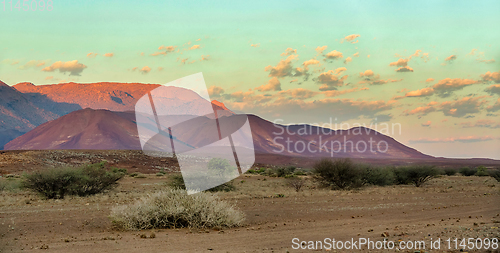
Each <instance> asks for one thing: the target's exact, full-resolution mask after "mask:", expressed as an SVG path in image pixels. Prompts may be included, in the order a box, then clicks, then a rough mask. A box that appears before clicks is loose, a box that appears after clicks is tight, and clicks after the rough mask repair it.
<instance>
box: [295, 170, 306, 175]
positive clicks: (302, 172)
mask: <svg viewBox="0 0 500 253" xmlns="http://www.w3.org/2000/svg"><path fill="white" fill-rule="evenodd" d="M293 174H294V175H295V176H305V175H307V174H306V173H305V172H304V171H302V170H296V171H295V172H294V173H293Z"/></svg>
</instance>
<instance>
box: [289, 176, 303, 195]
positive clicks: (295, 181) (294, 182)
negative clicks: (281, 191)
mask: <svg viewBox="0 0 500 253" xmlns="http://www.w3.org/2000/svg"><path fill="white" fill-rule="evenodd" d="M305 182H306V181H305V180H303V179H302V178H299V177H292V178H289V179H288V180H287V183H288V186H290V187H292V188H293V189H294V190H295V191H296V192H299V191H300V189H302V187H303V186H304V184H305Z"/></svg>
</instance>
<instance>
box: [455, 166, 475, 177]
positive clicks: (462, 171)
mask: <svg viewBox="0 0 500 253" xmlns="http://www.w3.org/2000/svg"><path fill="white" fill-rule="evenodd" d="M458 172H460V174H462V176H466V177H470V176H473V175H475V174H476V172H477V169H475V168H469V167H463V168H461V169H460V170H459V171H458Z"/></svg>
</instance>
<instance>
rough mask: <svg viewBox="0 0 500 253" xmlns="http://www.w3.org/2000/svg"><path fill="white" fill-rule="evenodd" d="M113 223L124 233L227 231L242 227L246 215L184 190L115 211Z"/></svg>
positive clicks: (206, 195)
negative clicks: (194, 229)
mask: <svg viewBox="0 0 500 253" xmlns="http://www.w3.org/2000/svg"><path fill="white" fill-rule="evenodd" d="M110 219H111V221H112V223H113V225H114V226H115V227H116V228H119V229H124V230H142V229H161V228H183V227H187V228H224V227H237V226H240V225H242V223H243V221H244V214H243V213H242V212H241V211H238V210H236V209H234V207H233V206H231V205H229V204H228V203H226V202H223V201H221V200H219V199H218V198H217V197H215V196H214V195H212V194H209V193H203V192H200V193H197V194H193V195H187V194H186V191H183V190H180V189H168V190H165V191H160V192H156V193H154V194H151V195H148V196H146V197H143V198H142V199H141V200H139V201H137V202H136V203H135V204H133V205H130V206H120V207H116V208H113V210H112V212H111V215H110Z"/></svg>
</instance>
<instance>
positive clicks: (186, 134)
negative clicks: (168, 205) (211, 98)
mask: <svg viewBox="0 0 500 253" xmlns="http://www.w3.org/2000/svg"><path fill="white" fill-rule="evenodd" d="M219 106H220V105H219ZM221 108H222V106H221ZM243 116H245V115H230V116H222V117H220V119H219V121H220V123H221V124H222V125H226V126H229V127H230V128H235V129H237V126H238V124H240V123H241V121H242V117H243ZM243 119H244V118H243ZM209 120H212V119H210V118H208V117H198V118H195V119H193V120H191V122H189V124H184V125H182V127H177V128H174V131H175V132H176V134H175V136H176V138H177V139H178V140H183V141H188V142H189V143H190V144H192V145H194V146H197V145H204V144H206V143H205V142H206V136H204V135H203V134H200V133H203V132H207V131H209V129H207V128H206V127H207V126H208V125H213V124H205V123H206V122H208V121H209ZM248 120H249V123H250V125H251V128H252V135H253V141H254V147H255V151H256V153H260V154H278V155H285V156H292V157H330V156H333V157H351V158H430V157H431V156H428V155H425V154H422V153H420V152H419V151H417V150H415V149H412V148H410V147H407V146H405V145H403V144H401V143H399V142H398V141H396V140H395V139H394V138H392V137H390V136H387V135H383V134H381V133H379V132H376V131H374V130H372V129H369V128H364V127H357V128H351V129H349V130H337V131H334V130H330V129H325V128H320V127H315V126H310V125H293V126H288V127H287V126H283V125H275V124H273V123H272V122H269V121H267V120H265V119H262V118H260V117H258V116H255V115H248ZM152 127H153V128H154V127H155V126H152ZM286 128H288V131H286V130H285V129H286ZM281 129H283V130H285V131H282V130H281ZM304 129H306V130H304ZM281 132H283V134H280V135H278V134H276V133H281ZM276 137H282V138H283V139H276V142H275V141H274V138H276ZM320 137H321V139H320ZM286 141H289V142H290V143H291V148H290V149H288V148H287V147H286V146H287V143H286ZM320 141H321V143H320ZM336 141H338V142H340V143H342V145H343V144H344V143H346V145H345V150H344V148H342V149H341V152H330V151H331V150H332V149H331V147H332V146H331V145H332V143H333V145H334V146H333V148H334V149H335V150H337V149H338V144H337V142H336ZM351 142H352V144H351ZM358 142H360V143H361V142H364V143H366V144H367V145H368V146H367V147H366V150H363V145H361V144H359V145H358V149H356V144H357V143H358ZM370 142H372V144H373V147H372V151H374V152H371V151H370V146H369V145H370ZM309 143H311V144H309ZM325 143H327V145H326V150H325V146H324V144H325ZM379 143H381V144H380V147H379V149H377V146H376V145H377V144H379ZM385 143H386V144H385ZM308 144H309V148H307V145H308ZM322 144H323V145H322ZM281 145H282V146H281ZM321 146H322V147H321ZM304 147H305V149H304ZM320 147H321V149H320ZM140 148H141V146H140V143H139V137H138V132H137V126H136V123H135V114H134V113H133V112H112V111H107V110H93V109H85V110H79V111H75V112H72V113H70V114H68V115H65V116H63V117H60V118H59V119H56V120H53V121H50V122H47V123H45V124H43V125H41V126H39V127H37V128H35V129H34V130H32V131H30V132H28V133H27V134H25V135H23V136H21V137H18V138H16V139H15V140H13V141H11V142H9V143H8V144H7V145H5V149H7V150H26V149H31V150H32V149H140ZM303 149H304V151H303ZM351 149H352V150H351ZM277 151H280V152H277ZM344 151H345V152H344ZM361 151H363V152H361ZM382 151H383V152H382Z"/></svg>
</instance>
